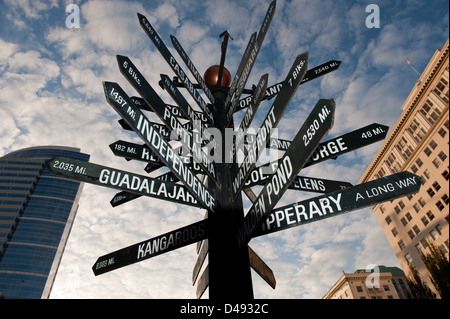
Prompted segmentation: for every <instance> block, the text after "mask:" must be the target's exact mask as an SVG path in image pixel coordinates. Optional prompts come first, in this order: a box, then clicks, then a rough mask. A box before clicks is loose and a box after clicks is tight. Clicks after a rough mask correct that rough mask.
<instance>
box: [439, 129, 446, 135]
mask: <svg viewBox="0 0 450 319" xmlns="http://www.w3.org/2000/svg"><path fill="white" fill-rule="evenodd" d="M438 134H439V135H440V136H442V137H445V135H447V131H446V130H445V129H444V128H441V129H440V130H439V131H438Z"/></svg>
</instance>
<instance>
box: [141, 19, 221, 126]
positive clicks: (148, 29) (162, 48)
mask: <svg viewBox="0 0 450 319" xmlns="http://www.w3.org/2000/svg"><path fill="white" fill-rule="evenodd" d="M138 18H139V23H140V25H141V27H142V29H144V31H145V33H146V34H147V35H148V37H149V38H150V40H152V42H153V44H154V45H155V46H156V48H157V49H158V50H159V52H160V53H161V55H162V56H163V58H164V59H165V60H166V62H167V63H168V64H169V65H170V67H171V68H172V70H173V71H174V72H175V73H176V74H177V76H178V77H179V78H180V80H181V82H182V83H183V84H184V87H185V88H186V89H187V90H188V92H189V94H190V95H191V96H192V98H193V99H194V100H195V102H196V103H197V104H198V105H199V106H200V108H201V109H202V111H203V112H205V114H206V115H207V117H208V121H209V122H210V123H211V124H214V118H213V115H212V113H211V111H210V110H209V108H208V105H207V104H206V102H205V101H204V100H203V98H202V97H201V95H200V93H198V91H197V90H196V89H195V88H194V85H193V84H192V82H191V81H190V80H189V78H188V77H187V75H186V73H185V72H184V71H183V70H182V69H181V67H180V65H179V64H178V62H177V61H176V60H175V58H174V57H173V56H172V54H171V53H170V51H169V49H167V47H166V45H165V44H164V42H163V41H162V40H161V37H160V36H159V35H158V33H157V32H156V30H155V29H154V28H153V26H152V25H151V24H150V22H149V21H148V20H147V18H146V17H145V16H143V15H142V14H139V13H138ZM147 102H148V101H147Z"/></svg>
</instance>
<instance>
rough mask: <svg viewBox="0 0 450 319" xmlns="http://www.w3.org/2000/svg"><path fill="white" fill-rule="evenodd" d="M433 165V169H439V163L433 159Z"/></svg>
mask: <svg viewBox="0 0 450 319" xmlns="http://www.w3.org/2000/svg"><path fill="white" fill-rule="evenodd" d="M433 165H434V167H436V168H439V166H441V162H440V161H439V160H438V159H437V158H435V159H434V160H433Z"/></svg>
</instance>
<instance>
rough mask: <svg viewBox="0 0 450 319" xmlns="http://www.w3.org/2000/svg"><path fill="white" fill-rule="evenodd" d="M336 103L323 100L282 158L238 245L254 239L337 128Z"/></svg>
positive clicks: (252, 208)
mask: <svg viewBox="0 0 450 319" xmlns="http://www.w3.org/2000/svg"><path fill="white" fill-rule="evenodd" d="M334 113H335V102H334V100H319V102H317V104H316V106H315V107H314V109H313V110H312V112H311V114H310V115H309V116H308V118H307V119H306V120H305V122H304V123H303V125H302V127H301V128H300V130H299V131H298V133H297V135H296V136H295V138H294V140H293V141H292V145H291V146H290V147H289V149H288V150H287V151H286V153H285V154H284V156H283V157H282V158H281V160H280V163H279V165H278V168H277V170H276V172H275V173H274V174H273V175H272V176H271V178H270V179H269V182H268V183H267V184H266V185H265V186H264V188H263V189H262V190H261V193H260V194H259V196H258V198H257V199H256V200H255V202H254V203H253V206H252V207H250V209H249V211H248V213H247V215H246V216H245V219H244V221H243V224H242V227H241V228H240V229H239V230H238V234H237V236H238V237H237V238H238V244H239V245H240V246H242V245H243V244H245V243H248V241H249V240H250V239H251V237H252V235H253V234H254V233H255V232H256V231H257V229H258V227H259V225H261V223H262V222H263V221H264V219H265V217H266V216H267V215H268V214H269V213H270V211H271V210H272V209H273V208H274V207H275V205H276V204H277V202H278V201H279V200H280V199H281V196H283V194H284V192H285V191H286V189H287V188H288V186H289V184H290V183H291V182H292V181H293V179H294V178H295V176H296V175H297V174H298V172H299V171H300V170H301V169H302V167H303V166H304V165H305V163H306V161H307V160H308V158H309V157H310V156H311V154H312V152H313V151H314V149H315V148H316V147H317V145H318V144H319V143H320V141H321V140H322V139H323V138H324V137H325V135H326V134H327V133H328V131H329V130H330V129H331V127H332V126H333V122H334Z"/></svg>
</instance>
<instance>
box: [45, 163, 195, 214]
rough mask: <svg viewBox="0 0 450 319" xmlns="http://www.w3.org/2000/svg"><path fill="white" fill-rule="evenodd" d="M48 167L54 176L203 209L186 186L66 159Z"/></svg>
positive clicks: (48, 164)
mask: <svg viewBox="0 0 450 319" xmlns="http://www.w3.org/2000/svg"><path fill="white" fill-rule="evenodd" d="M46 165H47V168H48V170H49V171H50V172H51V173H52V174H55V175H59V176H62V177H66V178H70V179H74V180H77V181H80V182H86V183H90V184H95V185H99V186H104V187H109V188H114V189H119V190H125V191H128V192H131V193H135V194H138V195H144V196H149V197H154V198H158V199H163V200H169V201H173V202H176V203H180V204H186V205H190V206H195V207H201V206H200V204H198V202H197V200H196V199H195V198H194V197H193V196H192V195H191V194H190V192H189V191H188V189H187V188H186V187H184V186H183V185H178V184H175V183H169V182H164V181H161V180H159V179H155V178H150V177H147V176H143V175H138V174H134V173H130V172H125V171H122V170H118V169H115V168H111V167H106V166H102V165H97V164H93V163H89V162H84V161H79V160H76V159H73V158H68V157H63V156H58V157H55V158H53V159H51V160H49V161H47V162H46Z"/></svg>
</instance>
